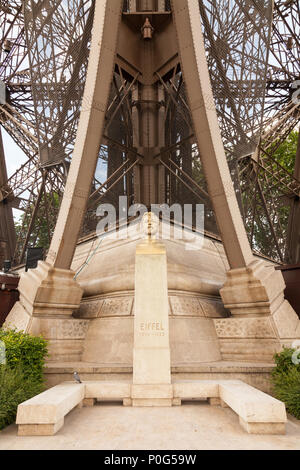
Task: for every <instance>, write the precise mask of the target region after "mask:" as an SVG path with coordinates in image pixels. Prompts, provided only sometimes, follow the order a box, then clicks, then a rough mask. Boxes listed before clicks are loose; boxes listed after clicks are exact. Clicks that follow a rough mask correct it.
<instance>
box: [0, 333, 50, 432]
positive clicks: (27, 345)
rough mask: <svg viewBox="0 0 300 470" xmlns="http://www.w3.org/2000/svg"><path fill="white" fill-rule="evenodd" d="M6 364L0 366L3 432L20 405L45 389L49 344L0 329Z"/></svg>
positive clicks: (38, 338)
mask: <svg viewBox="0 0 300 470" xmlns="http://www.w3.org/2000/svg"><path fill="white" fill-rule="evenodd" d="M0 341H2V342H3V343H4V344H5V349H6V364H5V365H0V429H3V428H4V427H5V426H7V425H8V424H11V423H12V422H14V420H15V417H16V412H17V407H18V405H19V403H22V402H23V401H25V400H28V399H29V398H32V397H33V396H35V395H38V394H39V393H41V392H42V391H43V390H44V377H43V370H44V364H45V358H46V355H47V342H46V340H45V339H43V338H42V337H40V336H37V337H36V336H30V335H28V334H25V333H22V332H17V331H15V330H2V329H0Z"/></svg>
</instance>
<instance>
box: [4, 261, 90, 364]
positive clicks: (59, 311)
mask: <svg viewBox="0 0 300 470" xmlns="http://www.w3.org/2000/svg"><path fill="white" fill-rule="evenodd" d="M19 291H20V300H19V302H17V303H16V304H15V305H14V307H13V308H12V310H11V312H10V313H9V315H8V317H7V319H6V321H5V324H4V327H5V328H15V329H17V330H19V331H24V332H26V333H31V334H33V335H43V336H44V338H45V339H47V340H49V347H48V349H49V353H50V356H51V360H52V361H56V360H59V361H70V360H71V361H72V360H75V361H76V360H80V358H81V354H82V349H83V342H84V338H85V334H86V330H87V327H88V321H86V320H82V319H75V318H73V316H72V314H73V312H74V311H75V310H77V309H78V308H79V305H80V300H81V297H82V292H83V290H82V289H81V287H80V286H79V285H78V284H77V283H76V281H74V273H73V272H72V271H70V270H65V269H56V268H53V267H51V266H50V265H49V264H48V263H45V262H41V261H40V262H39V263H38V267H37V268H36V269H30V270H29V271H28V272H26V273H23V274H22V275H21V279H20V282H19Z"/></svg>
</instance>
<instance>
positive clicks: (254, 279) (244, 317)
mask: <svg viewBox="0 0 300 470" xmlns="http://www.w3.org/2000/svg"><path fill="white" fill-rule="evenodd" d="M284 289H285V283H284V280H283V277H282V275H281V273H280V272H279V271H276V270H275V269H274V267H273V266H272V265H267V263H266V262H264V261H257V260H255V261H254V262H253V263H251V264H250V265H249V266H248V267H247V268H241V269H232V270H230V271H228V273H227V280H226V282H225V284H224V286H223V288H222V289H221V290H220V294H221V297H222V299H223V302H224V306H225V307H226V308H227V309H229V310H230V311H231V314H232V317H231V318H227V319H222V320H215V325H216V330H217V334H218V337H219V339H220V347H221V353H222V357H223V359H225V360H239V361H243V360H244V361H253V360H255V361H265V362H271V361H272V360H273V356H274V354H275V353H276V352H278V351H280V350H281V348H282V346H290V345H291V343H292V342H293V340H295V339H298V338H299V337H300V321H299V318H298V316H297V315H296V313H295V311H294V310H293V309H292V307H291V306H290V304H289V303H288V302H287V301H286V300H285V299H284V295H283V292H284Z"/></svg>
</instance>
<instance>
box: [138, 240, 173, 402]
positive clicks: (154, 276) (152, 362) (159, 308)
mask: <svg viewBox="0 0 300 470" xmlns="http://www.w3.org/2000/svg"><path fill="white" fill-rule="evenodd" d="M134 302H135V303H134V305H135V307H134V308H135V318H134V346H133V391H132V393H133V406H157V405H165V406H171V405H172V386H171V363H170V362H171V361H170V341H169V317H168V313H169V305H168V283H167V261H166V250H165V247H164V246H163V245H162V244H160V243H157V242H155V241H151V240H149V241H145V242H143V243H141V244H140V245H138V247H137V250H136V266H135V301H134Z"/></svg>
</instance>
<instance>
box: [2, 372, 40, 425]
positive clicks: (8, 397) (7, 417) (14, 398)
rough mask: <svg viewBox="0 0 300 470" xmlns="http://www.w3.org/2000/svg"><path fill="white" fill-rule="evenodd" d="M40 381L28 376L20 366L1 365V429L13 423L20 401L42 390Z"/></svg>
mask: <svg viewBox="0 0 300 470" xmlns="http://www.w3.org/2000/svg"><path fill="white" fill-rule="evenodd" d="M42 389H43V387H42V384H41V382H40V381H37V380H32V378H31V377H28V376H26V374H25V373H24V372H23V370H22V368H21V367H20V366H16V367H15V368H13V369H11V368H10V367H9V366H7V365H0V429H3V428H4V427H5V426H8V425H9V424H11V423H13V422H14V421H15V418H16V413H17V408H18V405H19V403H22V402H23V401H26V400H28V399H29V398H32V397H33V396H35V395H37V394H38V393H40V392H41V391H42Z"/></svg>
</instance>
